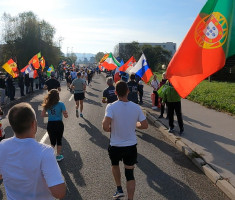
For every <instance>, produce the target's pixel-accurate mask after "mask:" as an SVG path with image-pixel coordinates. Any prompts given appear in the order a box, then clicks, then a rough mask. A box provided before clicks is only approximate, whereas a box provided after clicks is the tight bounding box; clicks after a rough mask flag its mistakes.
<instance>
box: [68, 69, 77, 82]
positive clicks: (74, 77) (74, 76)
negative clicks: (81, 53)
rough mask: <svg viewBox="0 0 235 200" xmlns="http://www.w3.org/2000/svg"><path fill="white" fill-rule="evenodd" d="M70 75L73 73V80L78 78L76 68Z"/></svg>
mask: <svg viewBox="0 0 235 200" xmlns="http://www.w3.org/2000/svg"><path fill="white" fill-rule="evenodd" d="M70 75H71V78H72V81H73V80H74V79H76V78H77V72H76V69H73V70H72V71H71V72H70Z"/></svg>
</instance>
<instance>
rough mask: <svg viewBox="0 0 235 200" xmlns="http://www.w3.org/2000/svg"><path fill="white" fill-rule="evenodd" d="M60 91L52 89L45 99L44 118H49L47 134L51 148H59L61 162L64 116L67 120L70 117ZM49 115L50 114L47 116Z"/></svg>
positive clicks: (58, 155) (58, 154)
mask: <svg viewBox="0 0 235 200" xmlns="http://www.w3.org/2000/svg"><path fill="white" fill-rule="evenodd" d="M59 100H60V96H59V91H58V90H56V89H52V90H51V91H50V92H49V93H48V94H47V95H46V97H45V98H44V101H43V104H42V107H43V111H42V117H47V116H48V124H47V132H48V135H49V138H50V142H51V146H52V147H53V148H55V146H57V156H56V160H57V161H61V160H63V159H64V156H63V155H62V154H61V149H62V137H63V133H64V124H63V121H62V117H63V116H62V114H63V115H64V117H65V118H67V117H68V113H67V111H66V108H65V105H64V103H62V102H60V101H59ZM47 113H48V114H47Z"/></svg>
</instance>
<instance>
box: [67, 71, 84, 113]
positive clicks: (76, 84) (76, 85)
mask: <svg viewBox="0 0 235 200" xmlns="http://www.w3.org/2000/svg"><path fill="white" fill-rule="evenodd" d="M70 87H71V89H73V90H74V100H75V102H76V117H78V116H79V113H78V108H79V103H80V117H83V114H82V111H83V99H84V98H85V94H84V93H85V90H86V83H85V81H84V80H83V79H82V78H81V72H78V73H77V78H76V79H75V80H74V81H73V82H72V84H71V86H70Z"/></svg>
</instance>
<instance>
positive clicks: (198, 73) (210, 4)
mask: <svg viewBox="0 0 235 200" xmlns="http://www.w3.org/2000/svg"><path fill="white" fill-rule="evenodd" d="M234 54H235V0H208V1H207V3H206V4H205V6H204V7H203V9H202V10H201V12H200V13H199V15H198V16H197V18H196V20H195V22H194V23H193V25H192V27H191V29H190V30H189V32H188V34H187V35H186V37H185V39H184V41H183V42H182V44H181V46H180V47H179V49H178V50H177V52H176V53H175V55H174V57H173V58H172V60H171V62H170V64H169V65H168V68H167V72H166V76H167V79H168V80H169V81H170V82H171V83H172V85H173V86H174V88H175V89H176V90H177V92H178V93H179V95H180V96H181V97H183V98H185V97H186V96H187V95H189V94H190V92H191V91H192V90H193V89H194V88H195V87H196V86H197V85H198V84H199V83H200V82H201V81H202V80H204V79H205V78H207V77H208V76H210V75H212V74H213V73H215V72H217V71H218V70H220V69H221V68H223V67H224V65H225V62H226V58H228V57H230V56H232V55H234Z"/></svg>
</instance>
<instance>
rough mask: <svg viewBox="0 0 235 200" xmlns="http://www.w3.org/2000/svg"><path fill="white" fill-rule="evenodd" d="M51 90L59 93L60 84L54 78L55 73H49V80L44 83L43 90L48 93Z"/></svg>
mask: <svg viewBox="0 0 235 200" xmlns="http://www.w3.org/2000/svg"><path fill="white" fill-rule="evenodd" d="M52 89H58V90H59V91H61V87H60V82H59V81H58V80H56V78H55V72H51V78H50V79H48V80H47V81H46V82H45V85H44V90H48V92H50V91H51V90H52Z"/></svg>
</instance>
